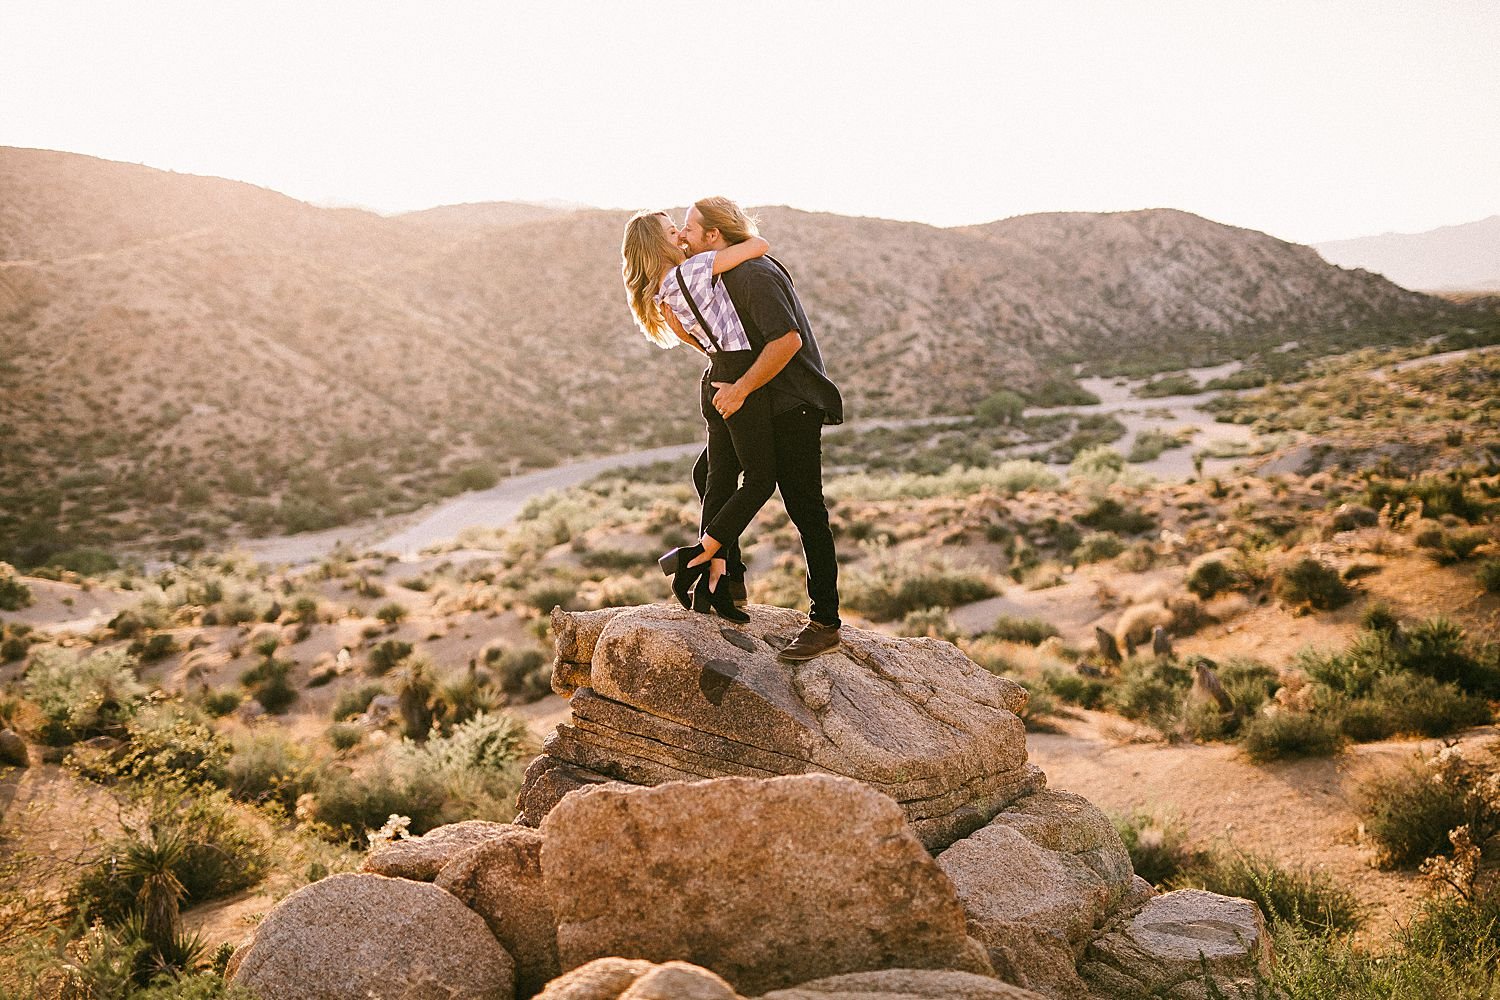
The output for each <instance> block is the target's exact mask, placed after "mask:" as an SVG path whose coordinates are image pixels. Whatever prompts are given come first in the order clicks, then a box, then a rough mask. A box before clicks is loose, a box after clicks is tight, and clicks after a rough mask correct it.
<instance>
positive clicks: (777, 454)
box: [620, 198, 844, 661]
mask: <svg viewBox="0 0 1500 1000" xmlns="http://www.w3.org/2000/svg"><path fill="white" fill-rule="evenodd" d="M769 250H770V244H768V243H767V242H766V241H765V240H764V239H762V238H761V237H760V235H759V233H758V232H757V230H756V226H755V221H754V220H753V219H751V218H750V217H749V216H748V215H746V214H745V212H744V211H743V210H742V209H741V208H740V207H739V206H738V205H736V204H735V203H734V202H732V201H730V200H729V199H727V198H705V199H703V200H702V201H699V202H696V203H694V205H693V207H692V208H691V209H689V210H688V214H687V218H686V220H685V221H684V223H683V226H682V228H681V229H678V228H677V225H676V223H675V222H674V221H673V219H672V217H671V215H670V214H668V213H666V212H640V213H637V214H636V215H635V216H634V217H633V218H631V220H630V222H629V223H628V224H627V225H626V227H625V240H624V243H623V245H622V246H621V251H620V252H621V256H622V257H623V258H624V263H623V266H622V270H623V273H624V278H625V289H626V292H627V298H628V300H629V303H630V311H631V312H632V313H633V314H634V316H635V321H636V323H637V325H639V326H640V328H641V332H643V333H644V334H645V335H646V338H647V339H648V340H650V341H651V342H652V343H654V344H656V345H657V346H658V347H663V348H668V347H675V346H676V345H677V344H679V343H682V344H687V345H688V346H689V347H691V348H694V349H695V350H697V351H698V352H699V353H701V354H703V355H704V356H705V357H707V359H708V369H707V370H706V371H705V372H704V373H703V381H702V385H701V387H700V390H699V397H700V406H701V409H702V411H703V419H704V421H705V422H706V423H707V425H708V447H707V449H706V450H705V452H704V454H703V456H700V458H699V460H698V465H697V467H696V468H695V469H694V470H693V478H694V482H695V484H696V485H697V487H698V492H699V494H700V496H701V497H702V498H703V516H702V521H701V525H700V527H701V537H700V538H699V540H698V541H697V542H696V543H695V544H693V545H684V546H681V547H679V548H676V549H673V550H672V551H670V552H668V553H667V554H666V555H664V556H662V558H661V560H660V563H661V567H662V571H663V572H664V573H666V574H667V575H669V576H671V577H672V591H673V593H674V594H676V596H677V599H678V601H680V602H681V603H682V605H683V607H688V608H692V609H693V610H695V611H701V612H704V613H713V614H717V615H719V616H721V617H723V618H726V619H728V620H730V621H736V622H748V621H749V620H750V616H749V615H748V614H746V613H745V611H744V610H743V607H742V605H743V602H744V597H745V564H744V562H743V561H742V560H741V558H740V550H739V539H740V534H741V532H743V531H744V530H745V528H746V527H747V526H748V525H749V524H750V522H751V520H753V519H754V517H755V515H756V513H757V512H758V511H759V510H760V508H761V507H762V506H764V505H765V503H766V501H767V500H769V499H770V498H771V494H772V493H773V492H776V491H777V490H778V489H779V490H780V491H781V500H782V503H783V504H785V505H786V512H787V516H788V517H790V519H791V521H792V524H794V525H795V526H796V528H797V531H798V533H799V534H801V536H802V552H803V556H804V557H805V558H806V560H807V594H808V597H809V599H810V601H811V611H810V614H809V621H808V623H807V625H806V626H805V627H803V629H802V631H801V632H800V633H798V635H797V637H796V638H795V639H794V640H793V641H792V642H791V644H790V645H788V646H787V647H786V648H785V649H783V650H782V652H781V654H780V655H781V658H782V659H783V660H793V661H795V660H808V659H811V658H812V657H814V656H817V655H819V654H821V653H826V652H829V651H831V650H834V649H837V648H838V644H839V624H840V623H839V595H838V562H837V560H836V559H835V557H834V548H833V533H832V531H831V530H830V529H829V525H828V507H827V504H826V503H825V502H824V500H823V458H822V430H823V425H824V424H838V423H842V422H843V419H844V413H843V400H842V398H841V397H840V395H839V390H838V387H837V386H835V385H834V384H833V382H831V381H830V380H829V378H828V375H827V373H826V372H825V371H824V370H823V357H822V354H821V353H820V352H819V351H818V343H817V341H816V340H815V339H814V337H813V332H812V328H811V327H810V326H809V324H808V322H807V314H806V313H805V312H803V309H802V303H801V301H800V300H799V299H798V298H797V291H796V288H795V287H794V285H793V282H792V276H791V274H790V273H789V272H788V271H787V270H786V268H784V267H783V266H782V265H781V262H780V261H778V260H776V259H775V258H774V257H771V256H770V255H769V253H768V251H769Z"/></svg>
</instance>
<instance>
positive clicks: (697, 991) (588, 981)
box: [538, 958, 743, 1000]
mask: <svg viewBox="0 0 1500 1000" xmlns="http://www.w3.org/2000/svg"><path fill="white" fill-rule="evenodd" d="M538 1000H743V998H742V997H741V996H740V995H739V994H738V993H736V992H735V991H734V989H733V988H732V987H731V986H730V985H729V984H728V983H726V982H725V981H724V980H722V979H720V978H719V977H718V976H716V975H714V974H713V973H712V972H710V971H708V970H707V969H705V968H702V967H700V966H697V965H692V964H689V963H688V962H667V963H665V964H662V965H657V964H655V963H654V962H647V961H644V960H642V959H639V958H596V959H595V960H594V961H592V962H590V963H588V964H587V965H581V966H579V967H578V968H576V969H574V970H573V971H572V972H569V973H568V974H567V975H565V976H562V977H560V978H558V979H554V980H553V981H552V982H550V983H548V984H547V988H546V989H545V990H543V991H542V992H541V993H540V994H539V995H538Z"/></svg>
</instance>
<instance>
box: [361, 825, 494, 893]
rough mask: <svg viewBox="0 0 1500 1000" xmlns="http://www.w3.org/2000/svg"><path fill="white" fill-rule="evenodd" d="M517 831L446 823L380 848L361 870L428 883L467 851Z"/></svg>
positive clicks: (375, 850)
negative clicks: (420, 834)
mask: <svg viewBox="0 0 1500 1000" xmlns="http://www.w3.org/2000/svg"><path fill="white" fill-rule="evenodd" d="M518 829H521V828H520V827H516V826H512V825H511V824H509V823H491V822H488V821H486V820H482V819H470V820H465V821H463V822H462V823H449V824H448V825H447V826H440V827H437V828H436V829H434V830H429V831H427V833H425V834H423V835H422V836H420V837H410V838H407V839H405V840H393V841H391V842H389V843H387V844H382V845H381V846H379V847H377V848H375V849H374V850H372V851H371V852H370V856H369V857H367V858H365V863H364V868H363V870H364V871H367V872H374V873H375V874H376V875H387V876H390V877H391V878H409V879H412V880H413V881H416V882H431V881H432V880H433V879H435V878H437V875H438V872H440V871H442V870H443V866H444V865H446V864H447V863H448V862H450V861H452V860H453V859H454V858H456V857H458V856H459V855H460V854H462V853H464V852H465V851H467V850H468V849H469V848H471V847H473V846H475V845H476V844H481V843H483V842H484V841H486V840H490V839H493V838H495V837H498V836H500V835H501V834H503V833H509V832H510V831H512V830H518Z"/></svg>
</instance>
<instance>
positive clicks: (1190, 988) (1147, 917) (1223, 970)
mask: <svg viewBox="0 0 1500 1000" xmlns="http://www.w3.org/2000/svg"><path fill="white" fill-rule="evenodd" d="M1270 959H1271V943H1270V939H1269V936H1268V935H1267V933H1266V924H1265V921H1264V920H1263V919H1262V918H1261V913H1260V908H1259V907H1257V906H1256V905H1255V904H1254V903H1252V902H1250V901H1249V900H1248V899H1235V898H1233V897H1230V896H1220V895H1219V894H1218V893H1214V892H1205V891H1203V890H1202V889H1178V890H1177V891H1176V892H1169V893H1166V894H1164V895H1161V896H1156V897H1154V898H1152V899H1150V900H1148V901H1147V903H1146V905H1145V906H1144V907H1142V908H1141V909H1140V911H1139V912H1137V913H1136V914H1135V915H1134V916H1132V917H1131V918H1130V919H1129V920H1126V921H1123V922H1122V923H1121V924H1120V926H1118V927H1116V928H1114V929H1112V930H1111V931H1110V932H1108V933H1106V934H1103V935H1100V936H1099V937H1098V938H1096V939H1095V940H1094V941H1093V943H1091V944H1090V945H1089V947H1088V951H1087V953H1086V954H1085V955H1084V959H1083V961H1082V962H1081V963H1080V964H1079V967H1078V971H1079V972H1080V973H1082V975H1083V978H1084V979H1085V980H1087V981H1088V983H1089V985H1090V986H1091V987H1092V988H1093V994H1094V995H1095V996H1098V997H1119V996H1153V997H1155V996H1159V997H1167V998H1170V1000H1206V998H1207V997H1208V996H1210V995H1211V993H1210V991H1209V990H1208V988H1207V987H1206V986H1205V985H1204V981H1203V978H1204V969H1205V966H1206V968H1207V972H1208V976H1209V978H1211V979H1212V980H1213V981H1214V985H1215V987H1216V989H1217V990H1218V995H1220V996H1224V995H1228V996H1253V995H1255V993H1254V990H1255V979H1256V975H1257V973H1258V972H1260V971H1262V970H1263V969H1264V967H1265V965H1266V964H1267V963H1269V962H1270Z"/></svg>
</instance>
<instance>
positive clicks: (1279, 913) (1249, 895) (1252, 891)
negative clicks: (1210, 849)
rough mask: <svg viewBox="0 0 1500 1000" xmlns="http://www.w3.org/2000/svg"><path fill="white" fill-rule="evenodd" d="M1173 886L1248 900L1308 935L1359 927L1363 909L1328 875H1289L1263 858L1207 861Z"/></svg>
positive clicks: (1250, 856) (1236, 854) (1220, 857)
mask: <svg viewBox="0 0 1500 1000" xmlns="http://www.w3.org/2000/svg"><path fill="white" fill-rule="evenodd" d="M1170 885H1171V887H1172V888H1174V889H1183V888H1194V889H1207V890H1208V891H1210V892H1217V893H1219V894H1220V895H1223V896H1237V897H1239V898H1241V899H1248V900H1250V901H1251V902H1253V903H1255V904H1256V905H1258V906H1259V907H1260V911H1261V913H1263V914H1265V916H1266V919H1267V920H1268V921H1271V922H1272V923H1274V924H1282V925H1286V926H1290V927H1294V928H1296V929H1297V930H1299V931H1302V932H1304V933H1310V934H1317V935H1325V936H1326V935H1332V934H1340V933H1344V932H1347V931H1352V930H1354V929H1355V928H1356V927H1358V926H1359V906H1358V903H1357V902H1356V901H1355V898H1354V896H1353V894H1352V893H1350V892H1349V891H1348V890H1346V889H1342V888H1340V887H1338V886H1336V885H1335V884H1334V883H1333V881H1332V880H1331V879H1329V878H1328V876H1326V875H1324V874H1321V873H1318V872H1295V871H1291V870H1289V869H1286V868H1283V867H1282V866H1281V865H1279V864H1277V863H1276V861H1275V860H1273V859H1272V858H1269V857H1266V856H1264V855H1256V854H1244V853H1241V852H1238V851H1236V852H1233V853H1229V854H1211V855H1207V856H1205V857H1204V858H1202V859H1201V860H1200V861H1199V862H1198V863H1197V864H1195V865H1192V866H1191V867H1190V868H1189V869H1188V870H1187V871H1184V872H1182V873H1181V874H1180V875H1178V876H1177V877H1176V878H1174V879H1172V880H1171V882H1170Z"/></svg>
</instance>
